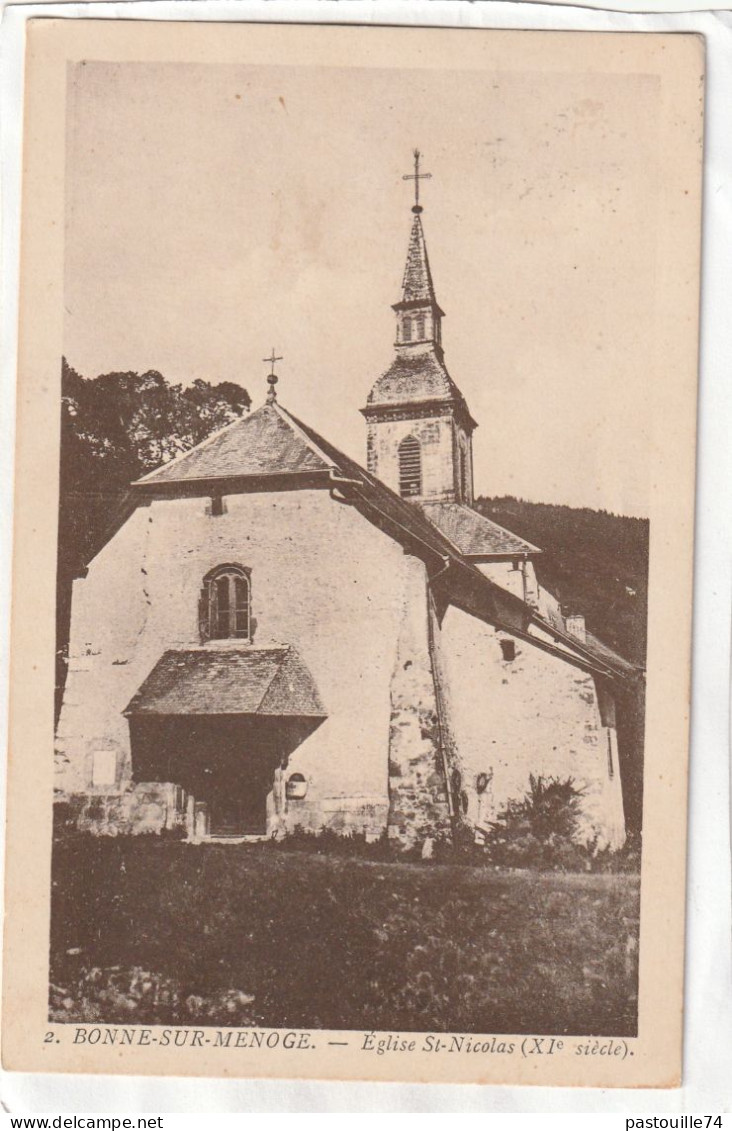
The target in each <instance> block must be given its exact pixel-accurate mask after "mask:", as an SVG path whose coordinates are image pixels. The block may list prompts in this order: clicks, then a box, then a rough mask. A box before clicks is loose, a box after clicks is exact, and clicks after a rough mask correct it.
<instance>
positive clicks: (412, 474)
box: [361, 149, 476, 506]
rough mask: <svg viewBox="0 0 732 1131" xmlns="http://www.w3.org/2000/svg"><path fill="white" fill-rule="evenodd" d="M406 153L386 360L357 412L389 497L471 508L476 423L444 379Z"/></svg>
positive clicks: (436, 310) (438, 316) (437, 313)
mask: <svg viewBox="0 0 732 1131" xmlns="http://www.w3.org/2000/svg"><path fill="white" fill-rule="evenodd" d="M419 165H420V153H419V150H418V149H415V151H414V173H410V174H407V175H405V177H404V180H413V181H414V194H415V195H414V205H413V206H412V214H413V218H412V228H411V232H410V236H409V246H408V248H407V262H406V266H405V268H404V278H403V281H402V297H401V299H400V300H399V302H396V303H394V305H393V307H392V310H394V312H395V314H396V340H395V342H394V352H395V356H394V360H393V361H392V363H391V365H390V366H389V368H388V369H387V370H386V371H385V372H384V373H382V375H381V376H380V377H379V378H378V380H377V381H376V383H375V384H374V386H373V388H372V390H371V392H370V393H369V396H368V399H367V403H366V407H365V408H363V409H361V412H362V413H363V415H364V416H365V418H366V421H367V424H368V438H367V460H368V469H369V471H371V472H372V473H373V474H374V475H377V476H378V477H379V478H380V479H381V480H382V481H383V482H384V483H386V485H387V486H388V487H391V488H392V490H393V491H396V492H397V494H400V495H402V496H403V497H404V498H406V499H409V500H412V501H414V502H417V503H422V502H428V501H447V502H458V503H463V504H466V505H468V506H469V505H470V504H471V503H472V501H473V453H472V433H473V429H474V428H475V427H476V423H475V421H474V420H473V418H472V417H471V415H470V412H469V411H468V406H467V404H466V402H465V398H464V397H463V395H462V393H461V392H460V390H459V389H458V387H457V385H456V384H455V383H454V382H453V380H452V378H451V377H450V375H449V373H448V372H447V369H446V367H445V362H444V353H443V349H442V319H443V318H444V317H445V315H444V312H443V311H442V310H441V308H440V306H439V304H438V302H437V299H436V297H435V289H434V285H433V282H432V273H431V271H430V264H429V258H428V255H427V244H426V243H425V238H424V229H423V227H422V211H423V210H422V206H421V205H420V203H419V185H420V181H422V180H424V179H426V178H429V177H430V174H429V173H421V172H420V170H419Z"/></svg>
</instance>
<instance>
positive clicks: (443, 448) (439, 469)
mask: <svg viewBox="0 0 732 1131" xmlns="http://www.w3.org/2000/svg"><path fill="white" fill-rule="evenodd" d="M407 436H414V437H415V439H417V440H419V443H420V448H421V456H422V495H423V496H424V497H425V498H431V499H454V498H455V459H454V449H453V443H454V437H453V422H452V418H451V417H450V416H435V417H425V418H422V419H419V418H418V419H416V420H415V419H411V420H385V421H380V422H378V423H371V424H369V440H368V451H369V471H371V472H372V474H374V475H378V477H379V479H380V480H381V481H382V483H385V484H386V485H387V487H391V489H392V491H395V492H396V493H397V495H398V494H399V455H398V450H399V445H400V443H401V442H402V440H405V439H406V438H407Z"/></svg>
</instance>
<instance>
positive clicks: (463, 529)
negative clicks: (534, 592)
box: [421, 502, 541, 558]
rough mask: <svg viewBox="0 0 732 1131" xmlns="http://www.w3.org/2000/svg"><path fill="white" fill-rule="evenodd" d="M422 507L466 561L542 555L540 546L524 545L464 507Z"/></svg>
mask: <svg viewBox="0 0 732 1131" xmlns="http://www.w3.org/2000/svg"><path fill="white" fill-rule="evenodd" d="M421 507H422V510H423V511H424V513H425V515H426V516H427V518H428V519H429V520H430V522H433V523H434V524H435V526H436V527H437V528H438V529H439V530H441V531H442V533H443V534H444V535H445V537H446V538H449V539H450V541H451V542H452V544H453V546H456V547H457V549H458V550H459V551H460V553H461V554H465V556H466V557H467V558H490V557H498V556H501V557H509V556H510V555H512V554H516V555H521V556H523V555H524V554H532V555H533V554H540V553H541V550H540V549H539V548H538V546H532V544H531V542H525V541H524V540H523V538H519V537H518V535H517V534H512V533H511V531H510V530H505V529H504V528H503V527H502V526H499V525H498V523H496V522H491V520H490V519H489V518H485V516H484V515H482V514H479V513H478V512H477V511H474V510H473V509H472V508H471V507H466V506H464V505H463V504H462V503H449V502H434V503H432V502H429V503H422V504H421Z"/></svg>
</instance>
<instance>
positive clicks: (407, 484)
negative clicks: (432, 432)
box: [399, 436, 422, 498]
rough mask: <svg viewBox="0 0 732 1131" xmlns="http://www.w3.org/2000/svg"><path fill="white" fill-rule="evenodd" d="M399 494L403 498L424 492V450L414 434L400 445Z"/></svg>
mask: <svg viewBox="0 0 732 1131" xmlns="http://www.w3.org/2000/svg"><path fill="white" fill-rule="evenodd" d="M399 494H400V495H401V496H402V497H403V498H406V497H409V496H410V495H421V494H422V450H421V448H420V446H419V440H415V438H414V436H407V438H406V440H402V442H401V444H400V445H399Z"/></svg>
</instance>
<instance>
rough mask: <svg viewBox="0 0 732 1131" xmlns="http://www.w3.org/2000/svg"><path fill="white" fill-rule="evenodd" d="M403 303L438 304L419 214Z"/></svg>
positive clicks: (411, 234)
mask: <svg viewBox="0 0 732 1131" xmlns="http://www.w3.org/2000/svg"><path fill="white" fill-rule="evenodd" d="M402 302H430V303H435V304H436V299H435V288H434V285H433V283H432V272H431V271H430V261H429V258H428V256H427V244H426V243H425V238H424V230H423V228H422V221H421V220H420V217H419V213H416V214H415V217H414V220H413V221H412V231H411V233H410V236H409V247H408V249H407V262H406V265H405V268H404V279H403V281H402Z"/></svg>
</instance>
